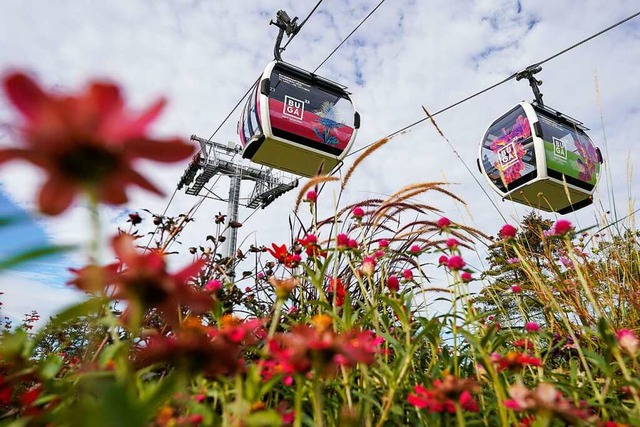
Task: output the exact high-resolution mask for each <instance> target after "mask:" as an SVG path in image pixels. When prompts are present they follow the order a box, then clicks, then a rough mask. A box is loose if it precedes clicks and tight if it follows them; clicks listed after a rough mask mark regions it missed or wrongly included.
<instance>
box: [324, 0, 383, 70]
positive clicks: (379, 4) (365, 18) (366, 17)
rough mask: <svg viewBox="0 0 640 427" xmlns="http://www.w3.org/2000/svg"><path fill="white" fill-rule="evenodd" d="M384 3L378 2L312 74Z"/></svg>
mask: <svg viewBox="0 0 640 427" xmlns="http://www.w3.org/2000/svg"><path fill="white" fill-rule="evenodd" d="M385 1H386V0H381V1H380V3H378V5H377V6H376V7H374V8H373V9H372V10H371V12H369V14H368V15H367V16H365V17H364V19H363V20H362V21H360V23H359V24H358V25H357V26H356V27H355V28H354V29H353V30H352V31H351V32H350V33H349V34H348V35H347V37H345V38H344V40H342V41H341V42H340V44H339V45H338V46H336V48H335V49H333V50H332V51H331V53H330V54H329V55H328V56H327V57H326V58H325V59H324V61H322V62H321V63H320V65H318V66H317V67H316V69H315V70H313V72H314V73H315V72H316V71H318V70H319V69H320V67H322V66H323V65H324V63H325V62H327V61H328V60H329V58H331V57H332V56H333V54H334V53H336V52H337V51H338V49H340V48H341V47H342V45H343V44H345V43H346V42H347V40H349V38H350V37H351V36H352V35H353V34H354V33H355V32H356V31H358V28H360V27H361V26H362V24H364V23H365V22H366V21H367V19H369V18H370V17H371V15H373V14H374V12H375V11H376V10H378V8H379V7H380V6H382V3H384V2H385Z"/></svg>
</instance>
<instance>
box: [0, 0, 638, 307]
mask: <svg viewBox="0 0 640 427" xmlns="http://www.w3.org/2000/svg"><path fill="white" fill-rule="evenodd" d="M0 2H1V3H2V10H3V13H2V15H1V16H0V71H2V72H5V71H7V70H9V69H15V68H19V69H24V70H28V71H29V72H30V73H32V75H34V76H35V77H36V78H38V79H39V80H40V81H41V82H42V83H43V85H44V86H46V87H48V88H55V89H56V90H77V89H79V88H81V87H83V85H84V84H85V83H86V82H87V81H88V80H90V79H95V78H108V79H112V80H115V81H117V82H119V83H120V84H121V85H122V86H123V88H124V90H125V92H126V95H127V98H128V100H129V102H130V104H131V105H132V107H133V108H142V107H143V106H145V105H148V104H150V103H151V102H153V101H154V100H155V99H157V97H159V96H161V95H164V96H167V98H168V99H169V106H168V108H167V109H166V111H165V113H164V114H163V116H162V118H161V120H160V121H159V122H158V124H157V126H155V127H154V132H155V133H156V134H157V135H160V136H174V135H179V136H183V137H184V138H188V137H189V136H190V135H191V134H197V135H199V136H203V137H205V138H206V137H209V136H210V135H211V134H212V133H213V131H214V130H215V129H216V128H217V127H218V125H220V123H221V121H222V119H223V118H224V117H225V116H226V115H227V114H228V113H229V111H230V109H231V108H232V107H233V106H234V105H235V104H236V103H237V102H238V101H239V98H240V96H241V95H242V94H243V93H245V91H246V90H247V89H248V88H249V86H250V85H251V84H252V82H253V81H255V79H256V77H257V75H258V74H259V73H260V72H261V71H262V68H263V67H264V66H265V65H266V63H267V62H269V61H270V60H271V59H272V51H273V42H274V38H275V34H276V29H275V27H273V26H269V25H268V22H269V20H270V19H271V18H273V17H274V16H275V12H276V11H277V10H278V9H285V10H286V11H287V12H288V13H289V15H290V16H296V15H297V16H299V17H301V18H303V17H305V16H306V14H307V13H308V12H309V11H310V10H311V8H312V7H313V6H314V5H315V3H316V2H315V1H310V2H300V1H293V0H285V1H273V0H245V1H242V2H210V1H204V0H137V1H133V2H132V1H125V0H112V1H106V0H95V1H91V2H87V1H81V0H59V1H56V2H55V3H54V2H46V3H43V2H42V1H39V0H21V1H18V0H0ZM378 3H379V0H348V1H346V0H324V1H323V3H322V4H321V6H320V7H319V9H318V11H317V12H316V13H315V14H314V15H313V16H312V17H311V19H310V20H309V21H308V23H307V25H306V26H305V27H304V28H303V30H302V31H301V32H300V34H299V35H298V36H297V37H296V39H295V40H294V41H293V42H292V43H291V44H290V46H289V48H288V49H287V51H286V52H285V53H284V59H285V60H287V61H289V62H292V63H294V64H296V65H298V66H300V67H303V68H307V69H314V68H315V67H316V66H317V65H318V64H319V63H320V62H322V61H323V60H324V59H325V58H326V57H327V55H328V54H329V53H330V52H331V51H332V50H333V49H334V48H335V47H336V46H337V45H338V43H340V42H341V41H342V40H343V39H344V38H345V37H346V35H347V34H348V33H349V32H350V31H351V30H352V29H353V28H354V27H355V26H356V25H357V24H358V23H359V22H360V20H362V19H363V18H364V17H365V16H366V15H367V14H368V13H369V11H371V10H372V9H373V8H374V7H375V6H376V5H377V4H378ZM638 9H639V6H638V4H637V2H636V1H634V0H616V1H612V2H607V3H606V4H605V3H603V2H602V1H601V0H583V1H580V2H575V1H569V2H557V1H554V0H539V1H533V0H528V1H515V0H479V1H471V0H459V1H449V0H433V1H429V2H427V1H416V0H393V1H392V0H387V1H386V2H385V3H384V4H383V5H382V6H380V8H379V9H378V10H377V11H376V12H375V13H374V14H373V15H372V16H371V18H370V19H369V20H368V21H367V22H366V23H365V24H364V25H363V26H362V27H361V28H360V29H359V30H358V32H357V33H356V34H354V36H353V37H352V38H351V39H350V40H349V41H348V42H347V43H345V44H344V46H343V47H341V48H340V49H339V50H338V51H337V52H336V53H335V54H334V55H333V56H332V57H331V58H330V59H329V60H328V61H327V62H326V63H325V64H324V65H323V66H322V67H321V68H320V70H319V71H318V73H320V74H321V75H323V76H326V77H328V78H330V79H332V80H335V81H339V82H341V83H343V84H345V85H347V86H348V87H349V88H350V90H351V92H352V93H353V99H354V101H355V104H356V106H357V107H358V109H359V112H360V114H361V117H362V127H361V129H360V132H359V135H358V139H357V140H356V142H355V145H354V149H358V148H361V147H363V146H365V145H366V144H369V143H371V142H373V141H375V140H377V139H379V138H380V137H383V136H385V135H387V134H389V133H391V132H394V131H396V130H398V129H400V128H402V127H404V126H406V125H408V124H410V123H412V122H414V121H416V120H419V119H421V118H423V117H424V113H423V112H422V106H425V107H426V108H428V109H429V110H430V111H437V110H440V109H442V108H445V107H447V106H449V105H451V104H453V103H454V102H457V101H458V100H460V99H462V98H465V97H466V96H468V95H470V94H473V93H475V92H477V91H479V90H481V89H484V88H486V87H487V86H490V85H492V84H494V83H496V82H498V81H501V80H502V79H504V78H505V77H507V76H509V75H511V74H512V73H514V72H515V71H518V70H521V69H523V68H525V67H526V66H528V65H530V64H532V63H535V62H537V61H540V60H542V59H544V58H547V57H549V56H551V55H553V54H555V53H557V52H559V51H561V50H563V49H565V48H566V47H568V46H570V45H572V44H574V43H575V42H577V41H580V40H582V39H584V38H586V37H588V36H590V35H592V34H594V33H595V32H597V31H600V30H601V29H603V28H605V27H607V26H609V25H611V24H612V23H614V22H616V21H618V20H620V19H623V18H625V17H627V16H629V15H631V14H633V13H636V12H637V11H638ZM639 41H640V18H637V19H635V20H633V21H631V22H628V23H626V24H625V25H623V26H621V27H619V28H617V29H615V30H613V31H610V32H608V33H606V34H604V35H603V36H601V37H598V38H597V39H595V40H593V41H591V42H589V43H588V44H586V45H584V46H581V47H579V48H576V49H574V50H572V51H570V52H568V53H566V54H564V55H562V56H560V57H558V58H556V59H554V60H552V61H550V62H549V63H547V64H545V65H544V66H543V71H542V73H541V74H539V75H538V77H539V78H540V79H541V80H543V81H544V84H543V86H542V88H541V89H542V91H543V93H544V94H545V98H544V99H545V101H546V103H547V104H548V105H549V106H552V107H554V108H556V109H558V110H560V111H563V112H565V113H567V114H569V115H571V116H573V117H576V118H578V119H580V120H581V121H583V122H584V123H585V125H586V126H587V127H589V128H591V132H590V135H591V137H592V138H593V139H594V141H595V142H596V144H597V145H598V146H600V147H601V148H602V149H603V153H604V154H605V157H606V164H605V168H604V172H603V174H602V180H601V184H600V186H599V190H598V192H597V194H596V203H595V205H594V206H593V207H590V208H586V209H583V210H582V211H580V212H579V213H577V214H575V215H570V216H568V217H567V219H569V220H571V221H572V222H574V223H576V224H578V225H579V226H581V227H587V226H590V225H594V224H606V222H607V221H609V220H610V218H611V214H607V213H606V212H607V211H610V210H611V207H612V203H613V201H612V200H613V199H612V197H611V194H614V195H615V199H616V202H617V206H616V208H617V210H618V211H620V212H622V213H625V212H626V211H627V210H628V206H627V205H628V204H629V203H628V202H629V201H630V200H631V201H633V200H635V199H636V198H637V196H638V194H637V193H638V192H637V185H636V184H635V181H636V180H637V170H638V167H637V163H638V157H637V156H638V154H637V151H638V150H637V149H638V139H637V135H638V134H640V109H638V107H637V94H638V93H640V80H639V79H637V78H636V77H635V76H636V75H637V70H638V69H639V68H640V55H637V54H636V53H637V51H638V43H639ZM596 82H597V84H596ZM531 99H532V94H531V91H530V89H529V87H528V84H527V83H526V82H516V81H510V82H508V83H506V84H503V85H501V86H499V87H497V88H496V89H493V90H491V91H489V92H487V93H486V94H483V95H481V96H479V97H477V98H474V99H473V100H471V101H468V102H465V103H464V104H462V105H460V106H458V107H456V108H454V109H451V110H449V111H447V112H446V113H443V114H441V115H439V116H438V117H437V118H436V120H437V121H438V125H439V126H440V128H441V129H442V130H443V132H444V133H445V135H446V136H447V137H448V138H449V140H450V141H451V143H452V145H453V146H454V148H455V150H456V151H457V152H458V153H459V155H460V157H461V158H462V161H464V163H466V164H467V165H468V166H470V169H471V170H472V173H474V172H475V166H474V163H475V159H476V157H477V153H478V144H479V142H480V139H481V137H482V135H483V133H484V131H485V130H486V127H487V126H488V125H489V124H490V123H491V122H492V121H493V120H494V119H495V118H496V117H498V116H500V115H501V114H503V113H504V112H506V111H507V110H509V109H510V108H511V107H512V106H514V105H515V104H516V103H517V102H519V101H521V100H531ZM238 115H239V113H236V115H234V116H233V117H232V118H231V119H230V120H229V121H228V122H227V123H226V124H225V125H224V126H223V127H222V128H221V129H220V131H219V132H218V134H217V135H216V138H215V139H216V140H218V141H219V142H224V143H226V142H227V141H230V140H233V141H236V140H237V137H236V134H235V125H236V120H237V116H238ZM14 121H15V116H14V115H13V114H12V113H11V111H10V109H9V108H8V106H7V104H6V103H5V102H4V101H3V100H2V99H0V124H4V125H6V124H10V123H13V122H14ZM12 139H13V136H12V134H11V133H10V132H8V131H7V127H6V126H0V145H11V144H12ZM352 160H353V158H351V161H352ZM349 165H350V164H349V161H347V162H346V166H347V167H348V166H349ZM634 166H635V168H634ZM184 167H185V165H175V166H170V167H165V166H156V165H151V164H141V168H142V169H143V170H144V172H145V173H146V174H147V175H148V176H149V178H150V179H151V180H152V181H153V182H154V183H156V184H157V185H159V186H160V187H161V188H163V189H164V191H165V193H167V194H168V195H170V194H172V192H173V189H174V188H175V185H176V183H177V181H178V179H179V177H180V176H181V174H182V172H183V170H184ZM475 178H478V179H480V182H481V185H484V181H482V177H481V176H479V175H476V176H475ZM41 179H42V176H41V175H40V174H39V173H38V172H34V171H32V170H31V169H29V168H28V167H25V165H23V164H18V163H16V164H11V165H6V166H3V167H2V168H0V182H1V183H2V189H3V190H4V191H5V192H6V194H7V195H9V197H10V198H11V199H12V200H14V201H15V203H17V205H18V206H19V207H20V208H21V209H24V210H26V211H28V212H34V210H35V206H34V203H33V200H34V194H35V192H36V191H37V188H38V187H39V184H40V182H41ZM440 180H445V181H448V182H451V183H453V184H452V186H451V189H452V191H454V192H455V193H456V194H458V195H459V196H461V197H462V198H463V199H465V200H466V201H467V202H468V204H467V205H466V206H462V205H460V204H456V203H453V202H451V201H450V200H447V199H445V198H443V197H439V196H437V195H425V196H424V199H423V200H420V201H421V202H425V203H428V204H431V205H435V206H438V207H440V208H441V209H443V210H444V212H445V213H446V214H447V216H449V217H451V218H452V219H453V220H455V221H459V222H463V223H465V224H467V225H470V226H473V227H476V228H479V229H481V230H483V231H485V232H488V233H494V232H495V231H497V230H498V229H499V228H500V226H501V225H502V224H503V220H502V219H501V218H500V216H499V215H498V213H497V212H496V210H495V209H494V208H493V205H492V202H493V203H495V204H496V205H497V206H498V207H499V209H500V211H501V213H502V215H504V216H505V217H506V218H507V220H509V221H512V222H516V221H517V220H518V219H519V218H521V217H522V216H524V215H525V214H526V213H528V211H529V210H528V209H527V208H524V207H522V206H519V205H514V204H512V203H509V202H502V201H500V200H499V198H498V197H497V196H496V195H494V194H492V193H489V194H490V195H489V196H488V197H485V195H484V194H483V193H482V191H481V189H480V188H479V187H478V185H477V184H476V182H475V180H474V177H473V176H471V175H470V174H469V172H468V171H467V169H466V168H465V166H464V165H463V164H462V162H461V160H459V159H458V157H457V156H456V154H455V153H454V152H453V150H452V149H451V148H450V147H449V146H448V145H447V143H446V142H445V141H444V140H443V139H442V138H441V137H440V136H439V135H438V134H437V132H436V131H435V130H434V129H433V127H432V126H431V125H430V124H429V123H428V122H425V123H423V124H421V125H419V126H416V127H414V128H412V130H411V132H409V133H407V134H405V135H401V136H399V137H398V138H395V139H394V140H393V141H392V142H391V143H389V144H387V145H386V146H385V147H384V149H382V150H380V151H379V152H377V153H374V154H373V155H372V156H370V157H369V158H368V159H367V161H366V162H365V163H363V165H362V166H361V167H359V169H358V171H357V172H356V174H354V176H353V178H352V180H351V182H350V184H349V186H348V188H347V191H346V193H345V194H344V196H343V202H344V203H353V202H357V201H360V200H364V199H367V198H378V197H384V196H386V195H389V194H392V193H393V192H394V191H396V190H398V189H399V188H401V187H403V186H405V185H408V184H411V183H416V182H425V181H440ZM227 185H228V180H226V179H222V180H220V181H219V182H218V183H217V184H216V186H215V188H214V190H215V191H217V192H219V193H221V194H226V192H227V191H228V187H227ZM484 188H485V189H486V190H488V188H487V187H486V186H485V187H484ZM250 190H251V188H250V186H249V185H245V186H244V187H243V194H245V195H246V194H248V193H249V191H250ZM327 190H328V191H327V193H326V194H325V196H324V200H323V201H322V202H323V209H324V210H323V212H322V213H324V214H326V215H329V214H330V213H331V212H333V206H332V201H333V194H332V193H331V192H332V191H334V190H333V189H331V188H328V189H327ZM295 196H296V194H295V191H294V192H291V193H290V194H287V195H285V196H283V197H281V198H279V199H277V200H276V202H275V203H273V204H272V205H271V206H269V208H268V209H265V210H260V211H257V212H255V213H254V212H253V211H251V210H248V209H244V208H242V209H241V210H240V218H241V220H242V221H243V222H244V223H245V224H244V226H243V227H242V228H241V229H240V236H239V240H240V241H246V242H247V243H246V244H249V243H259V244H263V243H264V244H270V243H271V242H286V241H288V232H287V230H288V219H289V213H290V211H291V208H292V206H293V203H294V200H295ZM131 199H132V200H131V203H130V205H129V206H128V207H127V208H128V209H131V210H134V211H135V210H141V209H142V208H148V209H150V210H151V211H153V212H163V211H164V210H165V208H167V206H168V214H169V215H177V214H179V213H182V212H185V211H187V210H188V209H189V208H191V207H192V206H193V205H194V204H195V203H196V202H197V201H198V200H197V199H195V198H193V197H192V196H187V195H185V194H184V193H179V194H177V195H176V197H175V198H174V199H173V201H172V203H171V204H170V205H168V201H169V198H168V197H165V198H158V197H153V196H150V195H148V194H145V193H144V192H142V191H133V192H132V193H131ZM4 204H5V203H4V201H3V205H4ZM218 212H226V206H225V205H224V204H222V203H218V202H213V201H211V202H210V201H206V202H205V203H204V204H203V206H202V208H201V209H199V210H198V215H197V217H196V220H195V222H194V223H192V224H193V225H192V226H191V227H190V228H188V229H187V230H186V232H185V234H184V235H183V236H182V239H181V240H182V242H183V246H184V247H188V246H196V245H200V244H206V241H204V236H206V235H207V234H211V232H212V231H213V227H214V225H213V217H214V215H215V214H216V213H218ZM125 214H126V210H124V209H105V210H104V211H103V218H104V222H105V226H104V232H105V235H106V236H108V235H111V234H113V233H114V232H115V230H116V228H117V226H119V225H120V226H124V224H123V221H124V220H125V219H126V215H125ZM543 215H544V216H545V217H549V218H552V219H553V218H556V217H555V216H554V215H549V214H543ZM38 221H39V222H38V224H39V225H32V227H34V228H33V230H34V231H33V233H34V236H51V238H52V239H54V240H55V241H56V242H60V243H75V244H80V245H82V244H86V233H85V231H84V230H86V229H87V221H88V213H87V211H86V208H85V207H84V206H83V204H82V203H78V204H77V206H76V207H75V208H74V209H72V210H71V211H69V212H68V213H66V214H65V215H63V216H62V217H59V218H54V219H50V218H47V219H39V220H38ZM40 221H41V222H40ZM145 221H146V222H145V223H143V227H144V226H148V224H149V222H150V221H149V220H148V219H146V220H145ZM14 233H15V232H14ZM23 235H25V236H26V235H29V236H28V238H29V239H30V238H31V235H30V233H20V234H19V235H18V236H16V238H15V239H10V240H11V243H14V242H15V243H16V244H20V245H28V242H27V241H26V240H25V239H26V237H25V239H23V237H22V236H23ZM33 238H35V237H33ZM7 241H9V240H7ZM5 246H6V245H5V244H4V243H3V244H2V247H5ZM5 250H6V249H5ZM83 260H84V258H83V256H82V255H81V254H77V255H73V256H71V257H70V258H69V260H68V261H69V262H70V263H76V262H77V263H82V262H83ZM175 262H176V264H181V263H184V262H185V259H183V258H179V257H176V261H175ZM481 262H482V260H481V259H477V260H474V262H473V263H474V265H475V266H477V267H478V268H481ZM42 271H44V267H42V266H41V267H39V268H34V269H32V270H31V272H30V273H29V272H22V273H20V275H19V276H11V280H10V282H11V283H15V282H16V281H19V280H22V281H25V282H29V283H30V285H29V286H26V285H25V286H21V287H20V289H23V288H26V289H35V288H33V287H31V286H32V283H34V282H35V283H41V282H42V281H45V280H46V279H45V278H43V276H42V275H39V273H41V272H42ZM58 271H60V270H58ZM5 282H6V280H5ZM47 286H48V287H47ZM37 289H38V291H37V296H38V297H41V298H42V299H43V300H44V301H45V302H44V303H43V306H44V307H46V308H47V309H50V308H51V307H52V306H53V305H55V304H53V301H54V300H55V301H56V304H63V303H64V301H69V300H71V299H73V298H75V296H68V295H67V294H64V295H63V294H62V293H61V292H63V291H62V289H64V286H63V285H60V284H58V286H51V285H46V286H42V287H39V288H37ZM50 289H51V291H50V292H49V290H50ZM25 292H26V291H25ZM33 295H34V293H32V296H33ZM47 298H49V303H47V302H46V301H47ZM65 298H67V299H66V300H65ZM24 301H25V297H24V294H20V295H19V296H15V297H12V298H11V300H8V299H7V298H5V303H6V306H5V310H7V309H8V308H7V307H10V306H17V305H18V304H24ZM31 302H32V303H33V302H34V301H33V300H32V301H31Z"/></svg>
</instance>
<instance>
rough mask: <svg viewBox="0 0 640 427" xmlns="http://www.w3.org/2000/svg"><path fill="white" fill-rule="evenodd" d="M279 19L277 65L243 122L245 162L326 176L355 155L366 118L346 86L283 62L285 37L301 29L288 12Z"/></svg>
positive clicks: (258, 89) (264, 79)
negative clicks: (354, 147) (351, 152)
mask: <svg viewBox="0 0 640 427" xmlns="http://www.w3.org/2000/svg"><path fill="white" fill-rule="evenodd" d="M277 16H278V22H277V23H276V25H278V26H279V27H280V34H279V36H278V41H277V42H276V47H275V56H276V59H275V60H274V61H272V62H270V63H269V64H268V65H267V67H266V68H265V70H264V73H263V74H262V77H261V78H260V79H259V80H258V82H257V83H256V85H255V86H254V87H253V89H252V90H251V92H250V95H249V99H248V100H247V102H246V104H245V107H244V110H243V112H242V115H241V117H240V121H239V122H238V134H239V137H240V142H241V143H242V146H243V147H244V151H243V153H242V157H244V158H247V159H250V160H251V161H252V162H255V163H258V164H262V165H265V166H270V167H273V168H276V169H280V170H284V171H288V172H292V173H294V174H296V175H301V176H307V177H310V176H314V175H316V174H317V173H318V172H320V173H322V174H326V173H329V172H330V171H331V170H333V168H334V167H336V165H338V163H340V162H341V160H342V159H343V158H344V157H345V156H346V155H347V153H348V152H349V149H350V148H351V146H352V145H353V142H354V140H355V137H356V133H357V129H358V128H359V127H360V116H359V114H358V113H357V111H356V110H355V107H354V104H353V102H352V101H351V98H350V97H349V92H347V90H346V87H345V86H342V85H340V84H338V83H335V82H332V81H330V80H328V79H325V78H323V77H320V76H318V75H316V74H314V73H311V72H309V71H305V70H303V69H301V68H298V67H296V66H294V65H291V64H288V63H286V62H284V61H282V60H281V58H280V51H281V49H280V47H279V45H280V41H281V40H282V34H283V32H284V31H287V34H289V33H293V34H295V32H296V31H297V30H296V28H297V27H295V19H294V20H293V21H291V20H290V19H289V17H288V16H287V15H286V13H284V12H283V11H279V12H278V15H277ZM292 24H293V28H292Z"/></svg>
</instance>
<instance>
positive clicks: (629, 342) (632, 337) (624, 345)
mask: <svg viewBox="0 0 640 427" xmlns="http://www.w3.org/2000/svg"><path fill="white" fill-rule="evenodd" d="M616 339H617V340H618V345H620V349H622V350H623V351H624V352H626V353H629V354H631V355H632V356H635V355H636V353H637V352H638V350H639V349H640V341H639V340H638V337H637V336H636V334H634V333H633V331H631V330H629V329H620V330H618V332H616Z"/></svg>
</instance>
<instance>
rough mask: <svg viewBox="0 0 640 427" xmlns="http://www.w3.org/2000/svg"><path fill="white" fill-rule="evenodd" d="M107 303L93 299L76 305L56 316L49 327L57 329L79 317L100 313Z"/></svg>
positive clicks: (99, 299) (103, 300)
mask: <svg viewBox="0 0 640 427" xmlns="http://www.w3.org/2000/svg"><path fill="white" fill-rule="evenodd" d="M106 302H107V300H106V299H103V298H91V299H88V300H86V301H82V302H81V303H78V304H74V305H72V306H70V307H68V308H66V309H64V310H63V311H61V312H60V313H58V314H56V315H55V316H54V317H53V318H52V319H51V322H50V325H49V327H50V328H56V327H58V326H61V325H64V324H65V323H68V322H71V321H73V320H76V319H78V318H79V317H83V316H87V315H90V314H96V313H99V312H100V310H101V309H102V308H103V307H104V305H105V303H106ZM41 333H47V331H42V332H41Z"/></svg>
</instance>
